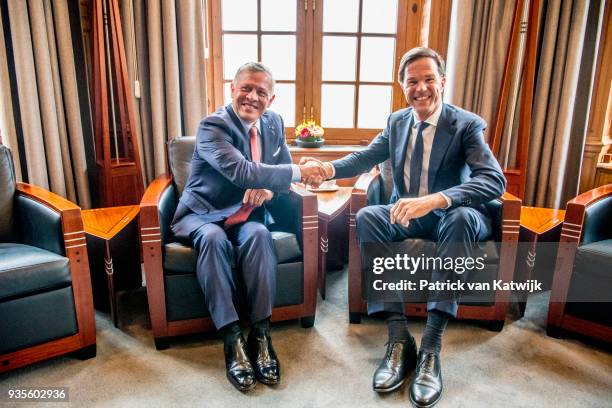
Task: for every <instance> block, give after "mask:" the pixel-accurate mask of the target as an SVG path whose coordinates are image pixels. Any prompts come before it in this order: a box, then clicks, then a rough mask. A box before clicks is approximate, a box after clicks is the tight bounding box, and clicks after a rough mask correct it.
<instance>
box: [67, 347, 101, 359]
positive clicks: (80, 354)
mask: <svg viewBox="0 0 612 408" xmlns="http://www.w3.org/2000/svg"><path fill="white" fill-rule="evenodd" d="M70 356H72V357H74V358H77V359H79V360H89V359H90V358H94V357H95V356H96V344H95V343H94V344H90V345H89V346H86V347H83V348H82V349H79V350H76V351H73V352H72V353H70Z"/></svg>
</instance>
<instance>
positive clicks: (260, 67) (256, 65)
mask: <svg viewBox="0 0 612 408" xmlns="http://www.w3.org/2000/svg"><path fill="white" fill-rule="evenodd" d="M245 71H246V72H263V73H265V74H266V75H267V76H268V78H270V82H271V83H272V93H274V86H275V85H276V81H275V80H274V76H272V71H270V69H269V68H268V67H266V66H265V65H264V64H262V63H261V62H247V63H245V64H242V65H241V66H240V67H239V68H238V71H236V75H234V81H233V82H234V86H236V85H237V84H238V78H239V77H240V75H242V73H243V72H245Z"/></svg>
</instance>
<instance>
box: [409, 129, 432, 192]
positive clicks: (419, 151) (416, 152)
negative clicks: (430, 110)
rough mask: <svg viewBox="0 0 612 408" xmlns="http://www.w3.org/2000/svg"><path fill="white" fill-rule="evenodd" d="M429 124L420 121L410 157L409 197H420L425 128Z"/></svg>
mask: <svg viewBox="0 0 612 408" xmlns="http://www.w3.org/2000/svg"><path fill="white" fill-rule="evenodd" d="M427 126H429V123H426V122H421V123H419V130H418V131H417V135H416V140H415V142H414V149H413V150H412V157H410V187H409V188H408V197H411V198H413V197H418V196H419V188H420V187H421V170H422V169H423V129H425V128H426V127H427Z"/></svg>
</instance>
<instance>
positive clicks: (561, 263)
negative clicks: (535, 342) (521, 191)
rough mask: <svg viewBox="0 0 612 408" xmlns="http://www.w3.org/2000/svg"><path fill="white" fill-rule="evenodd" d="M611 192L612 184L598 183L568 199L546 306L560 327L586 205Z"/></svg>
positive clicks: (551, 319)
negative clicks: (603, 184) (548, 302)
mask: <svg viewBox="0 0 612 408" xmlns="http://www.w3.org/2000/svg"><path fill="white" fill-rule="evenodd" d="M610 196H612V184H607V185H605V186H601V187H597V188H595V189H593V190H590V191H587V192H585V193H582V194H580V195H579V196H578V197H575V198H573V199H571V200H570V201H568V203H567V207H566V211H565V220H564V221H563V226H562V228H561V237H560V238H559V249H558V250H557V260H556V263H555V272H554V275H553V284H552V290H551V294H550V299H551V301H550V304H549V307H548V325H549V326H552V327H561V325H562V322H563V315H564V311H565V300H566V299H567V293H568V291H569V287H570V282H571V279H572V273H573V268H574V259H575V257H576V249H577V248H578V245H579V244H580V242H581V237H582V233H583V227H584V219H585V213H586V209H587V208H588V207H589V206H590V205H592V204H594V203H596V202H598V201H599V200H602V199H604V198H606V197H610Z"/></svg>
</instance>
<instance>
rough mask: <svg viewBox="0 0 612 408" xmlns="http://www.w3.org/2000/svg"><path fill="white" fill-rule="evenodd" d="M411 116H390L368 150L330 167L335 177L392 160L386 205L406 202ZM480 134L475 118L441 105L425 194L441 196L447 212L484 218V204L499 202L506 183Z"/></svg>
mask: <svg viewBox="0 0 612 408" xmlns="http://www.w3.org/2000/svg"><path fill="white" fill-rule="evenodd" d="M413 116H414V113H413V110H412V108H407V109H402V110H399V111H397V112H394V113H392V114H391V115H390V116H389V119H388V121H387V127H386V128H385V129H384V130H383V132H382V133H381V134H379V135H378V136H377V137H376V138H375V139H374V140H373V141H372V143H370V145H369V146H368V148H367V149H365V150H363V151H361V152H356V153H353V154H350V155H348V156H346V157H344V158H342V159H339V160H335V161H333V162H332V164H333V165H334V167H335V169H336V175H335V177H336V178H346V177H353V176H356V175H358V174H361V173H364V172H366V171H369V170H370V169H371V168H372V167H373V166H374V165H376V164H379V163H382V162H383V161H385V160H387V159H391V169H392V171H393V192H392V194H391V200H390V201H391V203H393V202H395V201H397V200H398V198H401V197H406V196H407V191H406V186H405V185H404V162H405V160H406V148H407V146H408V139H409V137H410V127H411V126H412V124H413V123H414V118H413ZM485 128H486V123H485V122H484V120H483V119H482V118H480V117H479V116H477V115H475V114H473V113H471V112H468V111H465V110H463V109H460V108H458V107H456V106H453V105H450V104H446V103H445V104H443V105H442V112H441V114H440V118H439V120H438V126H437V127H436V133H435V136H434V140H433V145H432V148H431V156H430V159H429V173H428V189H429V193H437V192H443V193H444V194H446V196H447V197H449V198H450V199H451V202H452V206H451V207H450V208H454V207H457V206H470V207H474V208H477V209H479V210H481V211H483V212H485V213H486V210H485V209H484V205H483V204H484V203H486V202H488V201H490V200H493V199H495V198H497V197H500V196H501V195H502V194H503V193H504V191H505V189H506V178H505V177H504V174H503V172H502V170H501V168H500V167H499V164H498V162H497V160H496V159H495V156H493V153H492V152H491V149H489V146H488V145H487V144H486V143H485V141H484V137H483V131H484V129H485Z"/></svg>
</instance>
